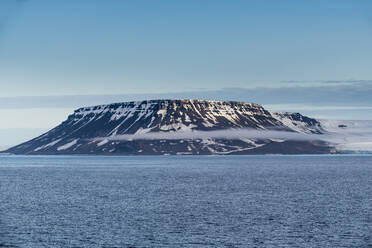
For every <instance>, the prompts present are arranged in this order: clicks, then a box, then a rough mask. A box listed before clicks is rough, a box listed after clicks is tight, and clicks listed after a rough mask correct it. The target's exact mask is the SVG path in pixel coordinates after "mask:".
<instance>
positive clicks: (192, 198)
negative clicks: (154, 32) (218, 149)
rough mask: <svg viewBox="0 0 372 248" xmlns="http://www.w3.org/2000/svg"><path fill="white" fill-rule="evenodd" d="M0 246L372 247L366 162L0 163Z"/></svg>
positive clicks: (369, 160)
mask: <svg viewBox="0 0 372 248" xmlns="http://www.w3.org/2000/svg"><path fill="white" fill-rule="evenodd" d="M0 247H372V156H200V157H197V156H164V157H152V156H147V157H134V156H133V157H103V156H97V157H94V156H86V157H85V156H76V157H73V156H45V157H38V156H32V157H27V156H24V157H23V156H1V157H0Z"/></svg>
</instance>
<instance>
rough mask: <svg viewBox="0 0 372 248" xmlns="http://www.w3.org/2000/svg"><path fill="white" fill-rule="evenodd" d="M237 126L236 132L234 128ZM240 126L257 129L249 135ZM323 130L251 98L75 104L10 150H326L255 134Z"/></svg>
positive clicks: (312, 143)
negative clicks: (66, 114)
mask: <svg viewBox="0 0 372 248" xmlns="http://www.w3.org/2000/svg"><path fill="white" fill-rule="evenodd" d="M231 130H233V132H232V131H231ZM241 130H250V131H249V132H252V130H255V135H253V136H252V137H250V136H249V135H246V133H242V136H239V131H241ZM273 130H275V132H283V134H285V133H317V134H321V133H322V132H323V130H322V128H321V126H320V124H319V122H318V121H316V120H315V119H311V118H308V117H305V116H302V115H300V114H292V113H274V114H271V113H270V112H269V111H267V110H265V109H264V108H263V107H262V106H260V105H257V104H252V103H242V102H230V101H229V102H226V101H204V100H151V101H139V102H125V103H115V104H110V105H100V106H94V107H87V108H80V109H77V110H76V111H75V112H74V113H73V114H72V115H70V116H69V117H68V118H67V120H66V121H64V122H63V123H61V124H60V125H59V126H57V127H56V128H54V129H52V130H50V131H49V132H47V133H45V134H43V135H41V136H40V137H37V138H35V139H33V140H30V141H28V142H26V143H23V144H21V145H18V146H16V147H13V148H11V149H9V150H8V151H7V152H9V153H14V154H126V155H132V154H146V155H149V154H154V155H155V154H265V153H283V154H288V153H289V154H297V153H328V152H329V150H330V148H329V147H328V146H327V145H326V144H325V143H324V142H321V141H309V140H298V139H295V140H293V139H290V138H289V139H286V138H285V137H284V138H283V136H285V135H281V136H280V137H281V138H280V139H278V138H275V137H272V138H271V137H269V135H268V133H265V135H264V137H259V136H260V135H257V133H260V132H266V131H271V132H272V131H273Z"/></svg>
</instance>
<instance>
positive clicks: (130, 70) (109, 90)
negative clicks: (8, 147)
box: [0, 0, 372, 146]
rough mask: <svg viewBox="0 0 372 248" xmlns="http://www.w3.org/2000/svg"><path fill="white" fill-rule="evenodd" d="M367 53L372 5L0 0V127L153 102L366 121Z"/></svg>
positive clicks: (371, 63)
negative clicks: (87, 108) (245, 105)
mask: <svg viewBox="0 0 372 248" xmlns="http://www.w3.org/2000/svg"><path fill="white" fill-rule="evenodd" d="M371 58H372V1H358V0H355V1H343V0H338V1H327V0H322V1H316V0H313V1H300V0H298V1H295V0H293V1H290V0H288V1H284V0H283V1H264V0H259V1H249V0H246V1H238V0H234V1H227V0H225V1H218V0H211V1H208V0H204V1H201V0H199V1H193V0H187V1H186V0H185V1H163V0H159V1H141V0H136V1H124V0H107V1H101V0H63V1H62V0H56V1H50V0H18V1H17V0H2V1H1V2H0V103H1V106H0V114H1V113H3V114H10V113H11V115H12V118H8V119H7V120H6V121H4V120H3V121H1V120H0V122H2V123H0V129H4V130H5V129H6V130H9V129H11V128H13V129H14V128H15V127H16V128H20V129H33V130H35V129H40V130H41V129H43V130H44V129H48V128H50V127H52V126H53V125H55V124H57V123H59V122H60V121H62V120H63V119H64V118H65V117H66V116H65V115H66V113H69V112H70V111H72V110H73V109H74V108H76V107H79V106H83V105H92V104H100V103H106V102H110V101H120V100H132V99H140V98H154V97H164V98H165V97H184V98H194V97H198V98H206V99H208V98H213V99H230V100H244V101H254V102H257V103H260V104H263V105H266V106H267V107H269V108H271V109H273V110H290V111H300V112H303V113H305V114H310V115H312V116H316V117H328V118H338V119H340V118H342V119H352V118H356V119H371V118H372V111H371V106H372V100H370V99H369V97H368V96H369V94H370V93H371V94H372V70H371V68H372V59H371ZM81 95H85V96H84V97H78V96H81ZM67 96H68V97H67ZM45 97H48V98H45ZM45 99H47V100H45ZM66 99H69V100H66ZM46 113H48V114H46ZM2 116H3V115H2ZM23 116H35V121H32V122H28V123H24V122H22V121H20V120H22V118H23ZM47 117H48V118H47ZM11 119H13V121H12V120H11ZM23 123H24V124H23ZM5 133H11V132H10V131H9V132H8V131H7V132H5ZM17 133H18V131H17ZM0 135H1V132H0ZM8 136H9V135H8ZM11 136H12V137H14V135H11ZM3 137H5V136H4V135H3ZM4 139H6V140H9V139H8V138H3V140H4ZM7 142H8V141H7ZM9 142H10V141H9ZM12 142H13V141H12ZM13 143H14V142H13ZM0 146H1V144H0Z"/></svg>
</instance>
